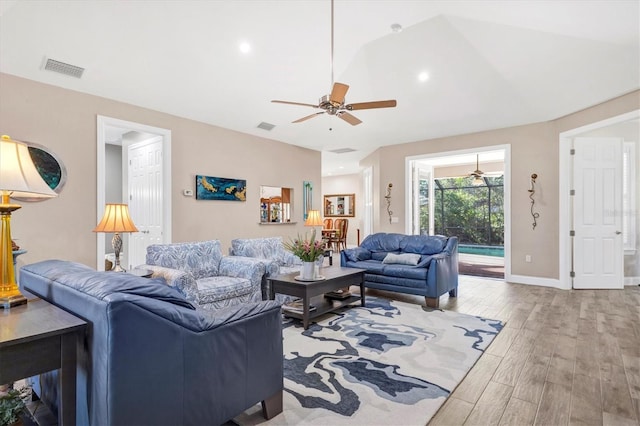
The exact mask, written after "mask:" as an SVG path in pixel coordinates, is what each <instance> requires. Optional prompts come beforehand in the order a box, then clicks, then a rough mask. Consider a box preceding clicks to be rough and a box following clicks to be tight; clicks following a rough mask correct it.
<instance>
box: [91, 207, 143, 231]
mask: <svg viewBox="0 0 640 426" xmlns="http://www.w3.org/2000/svg"><path fill="white" fill-rule="evenodd" d="M93 232H138V228H136V226H135V225H134V224H133V221H132V220H131V216H129V206H128V205H126V204H107V205H106V206H105V208H104V216H103V217H102V220H101V221H100V223H98V226H96V227H95V229H94V230H93Z"/></svg>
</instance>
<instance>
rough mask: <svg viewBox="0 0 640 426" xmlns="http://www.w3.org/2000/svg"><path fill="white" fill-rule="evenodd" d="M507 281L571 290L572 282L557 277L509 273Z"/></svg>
mask: <svg viewBox="0 0 640 426" xmlns="http://www.w3.org/2000/svg"><path fill="white" fill-rule="evenodd" d="M505 281H506V282H509V283H516V284H527V285H539V286H541V287H553V288H558V289H560V290H569V289H570V288H571V284H570V283H569V282H567V283H565V284H564V285H563V283H562V282H561V281H560V280H558V279H555V278H541V277H530V276H527V275H511V274H510V275H508V276H505Z"/></svg>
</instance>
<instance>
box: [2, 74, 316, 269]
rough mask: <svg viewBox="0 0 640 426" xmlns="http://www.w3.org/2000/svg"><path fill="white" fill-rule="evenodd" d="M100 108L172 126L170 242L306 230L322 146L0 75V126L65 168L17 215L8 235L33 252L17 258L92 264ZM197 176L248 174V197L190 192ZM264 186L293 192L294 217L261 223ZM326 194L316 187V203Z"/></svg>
mask: <svg viewBox="0 0 640 426" xmlns="http://www.w3.org/2000/svg"><path fill="white" fill-rule="evenodd" d="M208 101H209V100H207V99H206V98H203V99H194V102H208ZM97 115H103V116H107V117H113V118H117V119H121V120H126V121H132V122H136V123H142V124H146V125H149V126H155V127H161V128H165V129H169V130H171V132H172V163H171V167H172V188H171V190H172V201H173V202H172V216H173V217H172V227H173V241H174V242H180V241H195V240H205V239H219V240H221V242H222V244H223V250H224V251H225V253H226V251H227V248H228V246H229V242H230V240H231V239H233V238H238V237H256V236H275V235H281V236H284V237H285V238H288V237H289V236H295V235H296V234H298V233H304V231H305V229H304V224H303V220H302V183H303V181H305V180H308V181H311V182H313V183H314V185H315V187H318V188H319V186H320V181H321V178H320V176H321V173H320V165H321V164H320V163H321V156H320V152H318V151H312V150H309V149H304V148H300V147H296V146H292V145H287V144H283V143H280V142H276V141H273V140H269V139H264V138H259V137H256V136H252V135H247V134H242V133H238V132H235V131H232V130H228V129H223V128H220V127H215V126H211V125H207V124H203V123H199V122H195V121H191V120H187V119H184V118H180V117H176V116H172V115H168V114H164V113H161V112H157V111H152V110H148V109H145V108H140V107H136V106H133V105H129V104H125V103H121V102H116V101H113V100H109V99H105V98H100V97H96V96H91V95H86V94H82V93H79V92H74V91H70V90H66V89H62V88H59V87H55V86H49V85H45V84H41V83H37V82H34V81H30V80H26V79H22V78H18V77H15V76H11V75H7V74H1V73H0V133H2V134H8V135H10V136H11V137H13V138H14V139H17V140H24V141H30V142H35V143H39V144H42V145H44V146H46V147H48V148H50V149H51V150H52V151H53V152H55V153H56V154H57V155H58V157H59V158H60V159H61V160H62V161H63V162H64V164H65V166H66V168H67V173H68V179H67V183H66V185H65V187H64V189H63V190H62V193H61V194H60V196H59V197H57V198H55V199H52V200H47V201H44V202H38V203H28V202H23V203H21V204H22V209H20V210H19V211H17V212H15V213H14V214H13V216H12V228H11V229H12V235H13V236H14V238H16V239H18V244H19V245H20V246H21V247H22V248H24V249H26V250H28V253H26V254H24V255H22V256H20V258H19V259H18V260H19V265H21V264H25V263H31V262H35V261H39V260H43V259H50V258H58V259H66V260H73V261H77V262H81V263H84V264H87V265H90V266H92V267H95V266H96V235H95V234H94V233H93V232H91V231H92V229H93V228H94V227H95V225H96V216H97V212H96V179H97V178H96V116H97ZM292 159H295V161H291V160H292ZM283 164H285V165H284V166H283ZM196 174H205V175H210V176H218V177H232V178H239V179H246V180H247V201H246V202H231V201H200V200H196V199H195V197H184V196H183V195H182V190H183V189H185V188H191V189H194V190H195V188H194V185H195V175H196ZM260 185H271V186H283V187H290V188H293V189H294V193H293V214H294V220H295V221H297V224H292V225H259V224H258V222H259V217H260V216H259V215H260V210H259V207H260V206H259V191H260ZM321 195H322V194H321V191H319V190H315V191H314V193H313V198H314V200H313V203H314V205H320V202H321V200H322V198H321Z"/></svg>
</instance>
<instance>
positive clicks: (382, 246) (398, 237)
mask: <svg viewBox="0 0 640 426" xmlns="http://www.w3.org/2000/svg"><path fill="white" fill-rule="evenodd" d="M404 237H405V235H403V234H393V233H384V232H379V233H377V234H371V235H368V236H367V237H366V238H365V239H364V240H363V241H362V243H361V244H360V247H362V248H365V249H367V250H370V251H372V252H374V251H383V252H390V251H395V252H398V251H400V241H402V239H403V238H404ZM380 260H382V259H380Z"/></svg>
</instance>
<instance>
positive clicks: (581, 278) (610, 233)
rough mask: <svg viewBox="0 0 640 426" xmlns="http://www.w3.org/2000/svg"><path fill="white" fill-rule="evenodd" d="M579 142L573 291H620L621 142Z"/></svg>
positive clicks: (606, 140)
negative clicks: (586, 289) (587, 289)
mask: <svg viewBox="0 0 640 426" xmlns="http://www.w3.org/2000/svg"><path fill="white" fill-rule="evenodd" d="M574 142H575V143H574V149H575V155H574V173H573V182H574V188H575V196H574V204H573V206H574V215H573V217H574V230H575V236H574V238H573V248H574V257H573V261H574V272H575V276H574V279H573V287H574V288H590V289H594V288H598V289H621V288H623V286H624V278H623V275H624V270H623V268H624V267H623V261H624V260H623V249H622V139H619V138H576V139H575V141H574Z"/></svg>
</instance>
